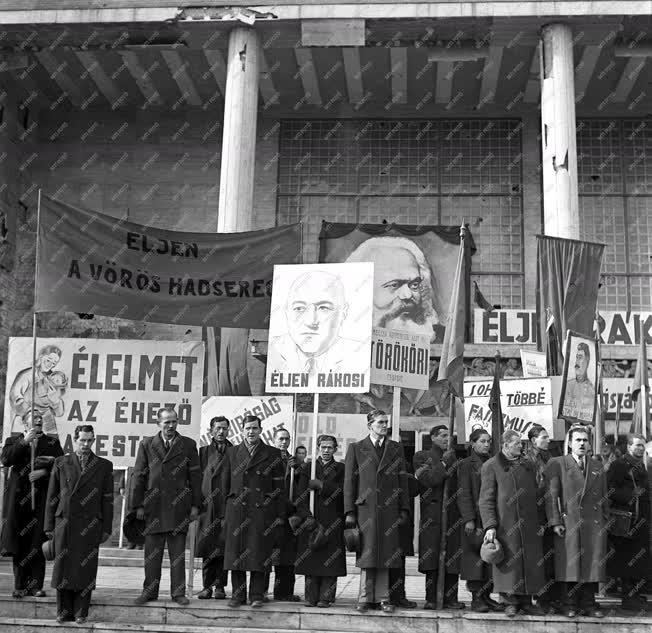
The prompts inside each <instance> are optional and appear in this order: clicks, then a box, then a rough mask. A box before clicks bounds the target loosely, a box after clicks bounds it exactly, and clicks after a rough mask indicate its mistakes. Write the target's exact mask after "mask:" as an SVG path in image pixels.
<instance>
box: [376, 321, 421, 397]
mask: <svg viewBox="0 0 652 633" xmlns="http://www.w3.org/2000/svg"><path fill="white" fill-rule="evenodd" d="M429 363H430V337H429V336H427V335H425V334H415V333H412V332H399V331H397V330H388V329H386V328H381V327H375V328H373V337H372V340H371V382H373V383H374V384H376V385H390V386H392V387H406V388H408V389H421V390H424V391H425V390H426V389H428V382H429V375H430V374H429V367H430V365H429Z"/></svg>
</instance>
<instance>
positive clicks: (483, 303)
mask: <svg viewBox="0 0 652 633" xmlns="http://www.w3.org/2000/svg"><path fill="white" fill-rule="evenodd" d="M473 298H474V300H475V303H476V305H477V306H478V307H479V308H482V309H483V310H485V311H486V312H491V311H492V310H493V309H494V307H493V306H492V305H491V304H490V303H489V302H488V301H487V299H486V297H485V296H484V295H483V294H482V291H481V290H480V288H479V286H478V282H477V281H474V282H473Z"/></svg>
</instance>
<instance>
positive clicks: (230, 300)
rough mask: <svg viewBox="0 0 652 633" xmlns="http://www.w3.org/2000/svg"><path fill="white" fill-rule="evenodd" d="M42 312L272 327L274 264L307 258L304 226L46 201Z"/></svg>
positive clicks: (41, 236)
mask: <svg viewBox="0 0 652 633" xmlns="http://www.w3.org/2000/svg"><path fill="white" fill-rule="evenodd" d="M39 215H40V221H39V231H38V241H39V248H38V251H37V252H38V257H39V259H38V263H37V264H38V272H39V274H38V276H37V278H36V305H35V308H34V309H35V311H36V312H44V311H58V310H67V311H68V312H85V313H91V314H103V315H106V316H114V317H121V318H124V319H134V320H142V321H156V322H159V323H187V324H191V325H203V326H222V327H240V328H266V327H268V321H267V318H268V315H269V306H270V298H271V294H272V273H273V267H274V264H291V263H295V262H298V261H301V259H300V258H301V254H300V253H301V225H300V224H293V225H290V226H281V227H276V228H271V229H265V230H262V231H248V232H244V233H210V232H204V233H188V232H182V231H168V230H165V229H160V228H158V227H156V226H150V225H148V226H143V225H140V224H135V223H134V222H128V221H127V220H125V219H121V218H113V217H110V216H108V215H104V214H102V213H95V212H91V211H86V210H82V209H78V208H76V207H72V206H70V205H67V204H64V203H62V202H58V201H55V200H52V199H50V198H48V197H47V196H42V198H41V206H40V214H39Z"/></svg>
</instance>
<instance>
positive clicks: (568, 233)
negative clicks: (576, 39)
mask: <svg viewBox="0 0 652 633" xmlns="http://www.w3.org/2000/svg"><path fill="white" fill-rule="evenodd" d="M541 43H542V45H541V50H542V53H543V60H542V62H543V63H542V75H541V135H542V139H541V141H542V145H543V168H542V173H543V217H544V231H545V233H546V235H554V236H557V237H566V238H571V239H579V237H580V222H579V201H578V193H577V141H576V136H575V77H574V64H573V32H572V30H571V27H570V26H569V25H567V24H548V25H546V26H544V27H543V30H542V36H541Z"/></svg>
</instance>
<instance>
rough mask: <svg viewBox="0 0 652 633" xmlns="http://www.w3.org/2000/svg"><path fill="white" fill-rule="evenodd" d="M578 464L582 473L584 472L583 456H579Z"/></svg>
mask: <svg viewBox="0 0 652 633" xmlns="http://www.w3.org/2000/svg"><path fill="white" fill-rule="evenodd" d="M579 465H580V470H581V471H582V474H584V458H583V457H580V461H579Z"/></svg>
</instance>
